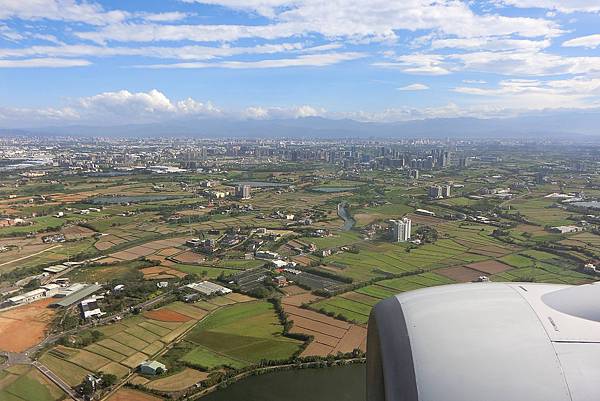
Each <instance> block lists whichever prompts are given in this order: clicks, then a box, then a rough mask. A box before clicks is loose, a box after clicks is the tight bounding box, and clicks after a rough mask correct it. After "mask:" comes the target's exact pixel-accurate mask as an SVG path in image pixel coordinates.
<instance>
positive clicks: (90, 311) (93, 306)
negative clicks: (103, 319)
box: [79, 298, 104, 319]
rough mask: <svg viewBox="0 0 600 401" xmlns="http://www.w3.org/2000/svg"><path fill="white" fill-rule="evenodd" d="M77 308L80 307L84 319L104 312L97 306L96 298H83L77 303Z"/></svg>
mask: <svg viewBox="0 0 600 401" xmlns="http://www.w3.org/2000/svg"><path fill="white" fill-rule="evenodd" d="M79 308H80V309H81V316H82V317H83V318H84V319H89V318H91V317H100V316H102V315H104V312H102V311H101V310H100V308H99V307H98V300H97V299H96V298H88V299H84V300H83V301H81V302H80V303H79Z"/></svg>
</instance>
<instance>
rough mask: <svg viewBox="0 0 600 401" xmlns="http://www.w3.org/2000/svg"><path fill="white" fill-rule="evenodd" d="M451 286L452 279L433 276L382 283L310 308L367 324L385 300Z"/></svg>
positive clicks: (326, 300) (419, 276)
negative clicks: (423, 289)
mask: <svg viewBox="0 0 600 401" xmlns="http://www.w3.org/2000/svg"><path fill="white" fill-rule="evenodd" d="M452 283H453V281H452V280H450V279H448V278H446V277H443V276H440V275H439V274H435V273H423V274H418V275H414V276H407V277H401V278H395V279H391V280H383V281H379V282H377V283H376V284H371V285H368V286H366V287H362V288H359V289H357V290H354V291H351V292H347V293H344V294H341V295H338V296H335V297H332V298H328V299H325V300H323V301H320V302H316V303H313V304H311V308H312V309H315V310H318V311H323V312H325V313H328V314H333V315H334V316H336V317H341V318H342V319H344V320H349V321H354V322H356V323H367V321H368V319H369V314H370V312H371V308H372V307H373V306H374V305H375V304H376V303H377V302H379V301H381V300H382V299H384V298H388V297H391V296H392V295H395V294H398V293H400V292H404V291H411V290H417V289H419V288H425V287H431V286H435V285H443V284H452Z"/></svg>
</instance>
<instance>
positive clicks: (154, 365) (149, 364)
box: [139, 361, 167, 376]
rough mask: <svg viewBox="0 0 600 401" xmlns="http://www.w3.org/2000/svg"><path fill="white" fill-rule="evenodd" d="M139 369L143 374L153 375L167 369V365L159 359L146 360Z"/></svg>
mask: <svg viewBox="0 0 600 401" xmlns="http://www.w3.org/2000/svg"><path fill="white" fill-rule="evenodd" d="M139 369H140V373H141V374H143V375H153V376H155V375H158V374H161V373H165V372H166V371H167V367H166V366H165V365H163V364H162V363H160V362H158V361H144V362H142V363H141V364H140V366H139Z"/></svg>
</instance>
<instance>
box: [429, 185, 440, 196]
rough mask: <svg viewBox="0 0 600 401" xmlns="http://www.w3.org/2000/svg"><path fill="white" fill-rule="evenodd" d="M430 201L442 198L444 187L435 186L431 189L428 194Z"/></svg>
mask: <svg viewBox="0 0 600 401" xmlns="http://www.w3.org/2000/svg"><path fill="white" fill-rule="evenodd" d="M427 194H428V195H429V198H430V199H439V198H442V197H443V196H442V187H440V186H439V185H434V186H431V187H429V191H428V192H427Z"/></svg>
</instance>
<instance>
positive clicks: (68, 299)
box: [50, 284, 102, 308]
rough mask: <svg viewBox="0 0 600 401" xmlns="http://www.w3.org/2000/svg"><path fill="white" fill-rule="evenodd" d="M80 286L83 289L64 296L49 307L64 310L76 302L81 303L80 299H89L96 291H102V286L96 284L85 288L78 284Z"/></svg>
mask: <svg viewBox="0 0 600 401" xmlns="http://www.w3.org/2000/svg"><path fill="white" fill-rule="evenodd" d="M75 285H76V284H73V286H75ZM80 285H81V286H83V288H81V289H79V290H77V291H72V292H71V293H70V294H69V295H66V296H65V297H64V298H62V299H60V300H59V301H56V302H54V303H51V304H50V306H51V307H53V308H66V307H69V306H71V305H74V304H76V303H77V302H79V301H81V300H82V299H85V298H87V297H89V296H90V295H92V294H93V293H95V292H96V291H99V290H100V289H102V286H101V285H98V284H90V285H87V286H86V285H85V284H80ZM73 286H71V287H73ZM78 287H79V286H78Z"/></svg>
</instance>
